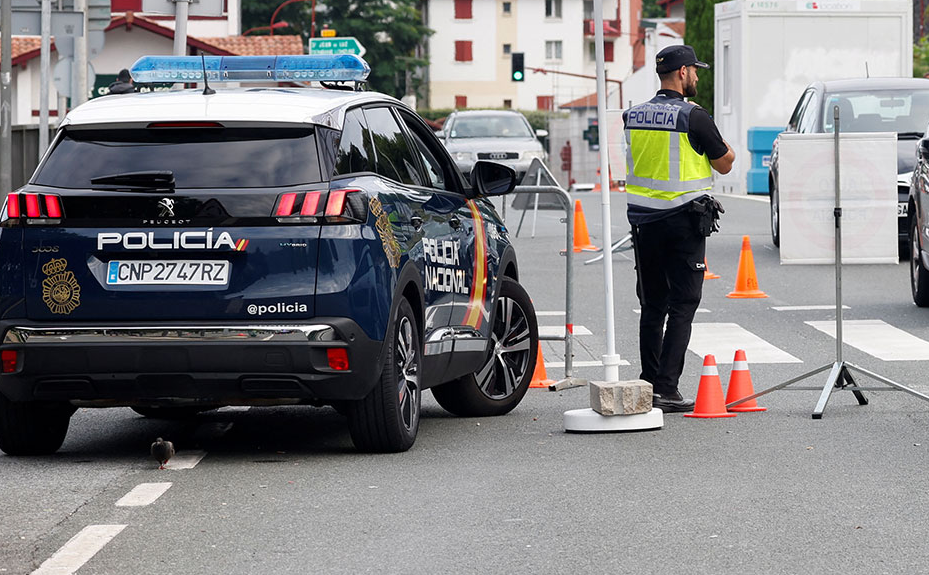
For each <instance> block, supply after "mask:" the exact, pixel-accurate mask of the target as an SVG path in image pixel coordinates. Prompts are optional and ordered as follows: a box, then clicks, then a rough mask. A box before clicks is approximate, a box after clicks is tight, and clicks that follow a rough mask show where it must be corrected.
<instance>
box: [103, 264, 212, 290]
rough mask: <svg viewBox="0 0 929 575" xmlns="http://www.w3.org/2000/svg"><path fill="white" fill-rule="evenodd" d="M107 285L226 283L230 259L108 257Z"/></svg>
mask: <svg viewBox="0 0 929 575" xmlns="http://www.w3.org/2000/svg"><path fill="white" fill-rule="evenodd" d="M106 283H107V284H109V285H201V286H203V285H210V286H214V285H228V284H229V262H227V261H222V260H208V261H192V260H175V261H165V260H148V261H120V260H117V261H111V262H110V263H109V265H108V267H107V273H106Z"/></svg>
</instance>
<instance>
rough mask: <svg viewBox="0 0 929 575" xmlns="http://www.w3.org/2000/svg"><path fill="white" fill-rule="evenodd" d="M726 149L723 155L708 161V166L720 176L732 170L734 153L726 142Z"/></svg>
mask: <svg viewBox="0 0 929 575" xmlns="http://www.w3.org/2000/svg"><path fill="white" fill-rule="evenodd" d="M726 148H727V150H726V153H725V154H723V155H722V156H720V157H718V158H716V159H715V160H710V165H711V166H713V169H714V170H716V171H717V172H719V173H720V174H728V173H729V172H730V171H731V170H732V163H733V162H735V152H734V151H732V146H730V145H729V142H726Z"/></svg>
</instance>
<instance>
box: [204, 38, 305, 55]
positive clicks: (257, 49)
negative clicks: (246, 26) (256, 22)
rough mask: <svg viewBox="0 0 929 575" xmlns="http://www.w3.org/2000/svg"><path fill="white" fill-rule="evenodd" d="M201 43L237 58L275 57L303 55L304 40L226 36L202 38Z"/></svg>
mask: <svg viewBox="0 0 929 575" xmlns="http://www.w3.org/2000/svg"><path fill="white" fill-rule="evenodd" d="M200 40H201V41H203V42H205V43H207V44H211V45H213V46H216V47H217V48H219V49H221V50H223V51H226V52H229V53H230V54H235V55H236V56H273V55H274V54H303V52H304V50H303V38H302V37H301V36H299V35H293V36H290V35H287V36H279V35H274V36H226V37H224V38H200Z"/></svg>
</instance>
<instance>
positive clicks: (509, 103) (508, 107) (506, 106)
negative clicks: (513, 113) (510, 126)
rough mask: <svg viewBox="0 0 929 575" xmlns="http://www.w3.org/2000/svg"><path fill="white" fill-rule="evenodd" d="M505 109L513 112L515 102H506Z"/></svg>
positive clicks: (504, 102) (504, 103)
mask: <svg viewBox="0 0 929 575" xmlns="http://www.w3.org/2000/svg"><path fill="white" fill-rule="evenodd" d="M503 108H504V109H506V110H511V109H512V108H513V100H504V101H503Z"/></svg>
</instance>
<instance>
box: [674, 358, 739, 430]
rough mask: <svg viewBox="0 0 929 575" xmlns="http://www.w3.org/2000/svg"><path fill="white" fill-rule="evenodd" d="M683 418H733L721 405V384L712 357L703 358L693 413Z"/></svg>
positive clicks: (714, 360)
mask: <svg viewBox="0 0 929 575" xmlns="http://www.w3.org/2000/svg"><path fill="white" fill-rule="evenodd" d="M684 417H704V418H709V417H735V414H734V413H729V412H727V411H726V404H725V403H723V384H722V382H720V381H719V370H718V369H716V358H715V357H713V356H712V355H708V356H706V357H705V358H703V374H702V375H701V376H700V387H699V388H697V402H696V405H695V406H694V412H693V413H685V414H684Z"/></svg>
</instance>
